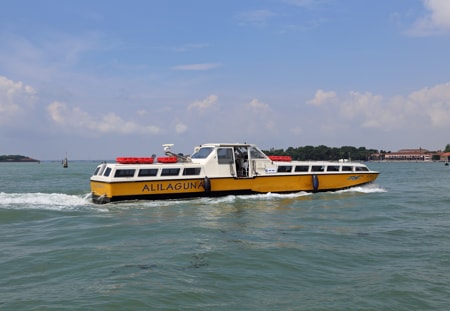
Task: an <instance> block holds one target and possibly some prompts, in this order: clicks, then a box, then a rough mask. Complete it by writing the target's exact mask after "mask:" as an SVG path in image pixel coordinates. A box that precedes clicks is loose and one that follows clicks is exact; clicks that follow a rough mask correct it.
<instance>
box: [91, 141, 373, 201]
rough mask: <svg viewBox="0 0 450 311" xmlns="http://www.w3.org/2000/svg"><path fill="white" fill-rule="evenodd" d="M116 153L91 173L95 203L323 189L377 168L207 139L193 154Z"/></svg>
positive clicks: (365, 177) (367, 176) (366, 177)
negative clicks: (295, 157)
mask: <svg viewBox="0 0 450 311" xmlns="http://www.w3.org/2000/svg"><path fill="white" fill-rule="evenodd" d="M163 147H164V151H165V157H158V158H155V156H153V157H151V158H117V159H116V163H102V164H100V165H98V166H97V168H96V170H95V172H94V173H93V175H92V176H91V178H90V184H91V192H92V200H93V202H94V203H99V204H101V203H108V202H115V201H122V200H158V199H177V198H188V197H202V196H210V197H213V196H224V195H230V194H234V195H243V194H257V193H269V192H271V193H292V192H300V191H306V192H322V191H335V190H340V189H346V188H351V187H355V186H361V185H364V184H368V183H371V182H373V181H374V180H375V179H376V178H377V177H378V174H379V173H378V172H376V171H372V170H370V169H369V168H368V167H367V166H366V165H364V164H362V163H359V162H348V161H339V162H331V161H292V160H291V158H290V157H289V156H267V155H266V154H264V152H262V151H261V150H260V149H259V148H258V147H257V146H256V145H253V144H241V143H235V144H233V143H230V144H227V143H225V144H224V143H214V144H203V145H200V146H198V147H196V148H195V149H194V153H193V154H192V155H191V156H182V155H177V154H174V153H172V151H171V150H170V149H171V147H172V145H170V144H167V145H163Z"/></svg>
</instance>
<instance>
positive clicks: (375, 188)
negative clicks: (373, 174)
mask: <svg viewBox="0 0 450 311" xmlns="http://www.w3.org/2000/svg"><path fill="white" fill-rule="evenodd" d="M336 192H337V193H343V192H360V193H379V192H387V190H386V189H384V188H381V187H380V186H379V185H377V184H368V185H364V186H360V187H353V188H348V189H345V190H339V191H336Z"/></svg>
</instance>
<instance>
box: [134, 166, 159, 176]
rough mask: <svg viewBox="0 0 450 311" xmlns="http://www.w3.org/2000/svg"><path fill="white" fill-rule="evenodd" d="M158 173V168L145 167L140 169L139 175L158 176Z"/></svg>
mask: <svg viewBox="0 0 450 311" xmlns="http://www.w3.org/2000/svg"><path fill="white" fill-rule="evenodd" d="M157 174H158V169H157V168H144V169H140V170H139V174H138V176H139V177H147V176H156V175H157Z"/></svg>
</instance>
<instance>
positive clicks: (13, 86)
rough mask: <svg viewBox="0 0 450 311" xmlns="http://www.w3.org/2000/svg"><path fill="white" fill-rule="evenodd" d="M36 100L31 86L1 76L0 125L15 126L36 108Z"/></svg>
mask: <svg viewBox="0 0 450 311" xmlns="http://www.w3.org/2000/svg"><path fill="white" fill-rule="evenodd" d="M36 99H37V92H36V91H35V90H34V88H32V87H31V86H29V85H26V84H24V83H23V82H14V81H12V80H9V79H7V78H6V77H3V76H0V124H14V123H15V122H16V121H18V120H19V117H23V116H24V115H25V114H27V113H29V112H30V110H32V109H33V108H34V105H35V102H36Z"/></svg>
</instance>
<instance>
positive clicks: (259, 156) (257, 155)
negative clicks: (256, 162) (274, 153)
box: [250, 147, 265, 159]
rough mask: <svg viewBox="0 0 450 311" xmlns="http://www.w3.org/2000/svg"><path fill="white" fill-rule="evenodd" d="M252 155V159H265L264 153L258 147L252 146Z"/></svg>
mask: <svg viewBox="0 0 450 311" xmlns="http://www.w3.org/2000/svg"><path fill="white" fill-rule="evenodd" d="M250 157H251V158H252V159H264V158H265V156H264V153H262V152H261V151H259V150H258V149H256V148H255V147H250Z"/></svg>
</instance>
